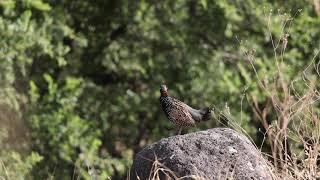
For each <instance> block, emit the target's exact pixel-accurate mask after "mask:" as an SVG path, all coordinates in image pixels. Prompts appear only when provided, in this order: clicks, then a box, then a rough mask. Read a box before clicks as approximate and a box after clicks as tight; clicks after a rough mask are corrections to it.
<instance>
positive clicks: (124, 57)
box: [0, 0, 320, 179]
mask: <svg viewBox="0 0 320 180" xmlns="http://www.w3.org/2000/svg"><path fill="white" fill-rule="evenodd" d="M0 9H1V15H0V38H1V42H0V110H1V112H2V111H4V112H10V113H7V114H8V116H7V115H6V116H3V117H2V116H1V117H0V118H1V119H0V123H2V122H11V121H12V120H11V119H12V118H10V116H11V115H14V119H15V121H16V122H17V123H18V124H20V125H21V126H26V127H27V128H26V129H27V130H26V132H25V133H24V134H23V135H19V136H26V137H28V138H29V139H30V141H29V140H28V141H26V140H21V141H23V142H24V143H22V144H24V146H27V147H28V148H26V150H24V151H23V152H24V153H22V152H19V151H17V150H16V148H17V147H16V146H14V147H8V149H10V150H9V153H7V154H8V155H7V154H4V151H3V150H0V154H1V158H2V157H6V156H7V157H8V158H7V159H6V160H2V161H3V162H5V165H6V166H7V167H10V169H13V170H14V169H21V174H18V175H19V176H25V175H26V177H27V176H28V177H29V176H34V178H35V179H39V178H42V179H44V178H48V177H52V178H57V179H70V178H72V177H82V178H84V179H90V178H92V177H97V178H101V179H106V178H108V177H112V178H114V179H121V178H123V177H124V176H125V173H126V171H127V169H128V168H129V167H130V163H131V160H132V158H133V155H134V154H135V153H136V152H137V151H139V150H140V149H141V148H142V147H143V146H144V145H146V144H149V143H151V142H153V141H156V140H158V139H160V138H162V137H167V136H169V135H171V134H172V130H173V128H172V125H171V124H170V122H169V121H167V120H166V118H165V117H164V115H163V113H162V111H161V109H160V107H159V102H158V97H159V92H158V90H159V85H160V84H162V83H166V84H167V85H168V87H169V91H170V94H171V95H173V96H176V97H179V99H182V100H183V101H185V102H187V103H188V104H191V105H192V106H194V107H202V106H214V107H215V108H216V109H218V110H221V111H223V112H226V113H227V114H228V116H230V118H232V119H233V120H234V121H235V122H233V123H237V124H238V125H239V126H241V127H242V128H243V129H244V130H246V132H247V133H248V134H249V135H250V136H251V137H252V138H253V139H254V140H255V142H256V143H258V144H259V143H261V141H262V138H261V136H262V135H261V134H262V133H261V132H260V131H259V128H262V127H263V126H262V124H261V122H260V121H259V120H258V117H257V116H256V115H255V112H254V110H253V108H252V106H253V105H254V104H253V102H256V104H258V106H259V107H264V106H265V105H267V103H268V99H269V95H268V93H267V92H266V91H264V90H263V89H262V88H261V83H262V82H263V83H267V82H270V83H269V84H272V82H274V81H275V79H277V78H276V76H277V74H278V67H280V66H281V70H282V71H283V72H284V73H283V74H284V77H283V78H284V79H285V80H288V82H289V81H290V80H293V79H295V78H296V75H297V74H298V72H299V71H301V69H302V68H303V67H305V66H307V65H309V64H310V63H311V61H312V60H314V61H316V60H317V58H316V59H314V56H315V51H316V49H317V48H320V47H319V45H320V42H319V40H320V37H319V34H320V32H319V31H320V29H319V25H320V24H319V17H316V15H315V13H314V9H313V5H312V4H311V3H310V2H309V1H298V0H295V1H291V2H286V3H284V2H280V1H279V2H278V1H261V2H260V1H259V2H256V1H253V0H249V1H246V3H243V2H240V1H239V2H238V1H231V0H228V1H225V0H217V1H208V0H201V1H195V0H187V1H182V0H178V1H170V0H165V1H159V2H154V1H124V0H120V1H105V0H97V1H90V0H83V1H45V0H19V1H13V0H4V1H0ZM300 9H301V11H302V13H301V12H300ZM285 13H287V14H285ZM287 35H289V36H287ZM271 36H272V37H273V38H272V39H271V38H270V37H271ZM272 40H273V41H272ZM285 40H287V41H288V43H287V44H286V47H285V53H284V51H283V46H282V45H283V42H284V41H285ZM277 43H279V44H280V45H279V46H278V47H273V46H272V44H275V45H277ZM275 54H276V56H275ZM276 62H278V63H276ZM253 67H254V69H253ZM310 74H312V75H310V77H311V76H312V77H314V76H315V72H311V73H310ZM259 81H261V82H259ZM277 88H278V87H277ZM304 88H305V87H304V86H302V85H301V86H297V89H298V90H299V91H303V89H304ZM277 95H279V96H280V97H282V96H284V95H283V93H282V92H278V94H277ZM4 107H5V108H4ZM217 113H219V112H217ZM9 115H10V116H9ZM275 116H276V114H275V115H274V116H270V117H268V118H269V120H270V124H272V123H274V122H272V121H274V119H275V118H276V117H275ZM6 124H9V125H8V127H9V126H10V123H6ZM219 125H222V124H219V122H215V121H210V122H208V123H206V124H202V125H200V126H199V127H197V128H196V129H206V128H212V127H215V126H219ZM5 127H7V126H5ZM14 128H15V127H13V129H14ZM4 129H5V128H4ZM262 129H263V128H262ZM263 131H264V130H263ZM9 134H10V133H9ZM9 144H10V143H9ZM25 144H28V145H25ZM265 148H266V150H268V148H270V147H268V144H267V145H266V147H265ZM17 149H19V148H17ZM11 152H12V153H11ZM18 152H19V153H18ZM10 158H11V159H10ZM10 162H12V163H13V162H18V163H17V166H14V164H12V165H11V164H8V163H10ZM18 166H21V167H18ZM11 167H12V168H11ZM30 171H32V174H30ZM12 172H14V171H12ZM1 176H5V174H4V175H3V174H1ZM10 176H11V175H10ZM12 176H13V177H14V175H12ZM18 178H19V177H18Z"/></svg>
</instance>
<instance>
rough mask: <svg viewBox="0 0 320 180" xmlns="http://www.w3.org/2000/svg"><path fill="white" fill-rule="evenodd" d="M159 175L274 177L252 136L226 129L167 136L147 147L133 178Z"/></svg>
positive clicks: (137, 160)
mask: <svg viewBox="0 0 320 180" xmlns="http://www.w3.org/2000/svg"><path fill="white" fill-rule="evenodd" d="M155 172H159V173H155ZM157 174H159V177H160V179H170V177H171V178H173V179H175V176H176V177H183V176H189V177H186V178H183V179H192V178H191V177H190V176H191V175H194V176H197V178H194V179H219V180H220V179H227V178H228V179H239V180H245V179H249V180H251V179H268V180H269V179H272V178H271V173H270V172H269V170H268V168H267V166H266V164H265V160H264V159H263V158H262V157H261V153H260V152H259V151H258V150H257V149H256V148H255V146H253V145H252V143H251V142H250V141H249V139H248V138H247V137H245V136H243V135H241V134H239V133H237V132H236V131H234V130H232V129H227V128H215V129H210V130H206V131H200V132H195V133H190V134H185V135H178V136H173V137H169V138H164V139H161V140H160V141H158V142H156V143H153V144H151V145H149V146H147V147H145V148H144V149H143V150H142V151H140V152H139V153H138V154H136V157H135V159H134V162H133V165H132V168H131V172H130V179H132V180H133V179H141V180H144V179H152V178H150V177H153V176H157ZM165 174H167V175H165ZM138 177H139V178H138Z"/></svg>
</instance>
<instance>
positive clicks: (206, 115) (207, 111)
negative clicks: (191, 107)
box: [200, 107, 212, 121]
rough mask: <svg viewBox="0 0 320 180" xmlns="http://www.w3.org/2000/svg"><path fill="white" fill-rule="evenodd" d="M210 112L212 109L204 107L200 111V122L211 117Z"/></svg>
mask: <svg viewBox="0 0 320 180" xmlns="http://www.w3.org/2000/svg"><path fill="white" fill-rule="evenodd" d="M211 111H212V109H211V108H209V107H205V108H202V109H200V114H201V115H202V118H201V120H202V121H207V120H209V119H210V117H211Z"/></svg>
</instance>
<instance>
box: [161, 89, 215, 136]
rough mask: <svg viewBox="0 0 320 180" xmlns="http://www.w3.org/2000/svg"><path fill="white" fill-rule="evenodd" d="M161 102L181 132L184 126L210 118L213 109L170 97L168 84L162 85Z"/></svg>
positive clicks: (169, 117)
mask: <svg viewBox="0 0 320 180" xmlns="http://www.w3.org/2000/svg"><path fill="white" fill-rule="evenodd" d="M160 93H161V96H160V104H161V107H162V109H163V111H164V113H165V115H166V116H167V118H168V119H169V120H170V121H171V122H172V123H173V124H174V125H175V126H176V127H178V128H179V134H180V131H181V128H182V127H189V126H194V125H195V124H196V123H198V122H200V121H206V120H208V119H210V116H211V109H210V108H209V107H206V108H203V109H199V110H198V109H194V108H192V107H190V106H188V105H187V104H185V103H183V102H181V101H179V100H178V99H175V98H173V97H170V96H169V95H168V88H167V86H166V85H161V87H160Z"/></svg>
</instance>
